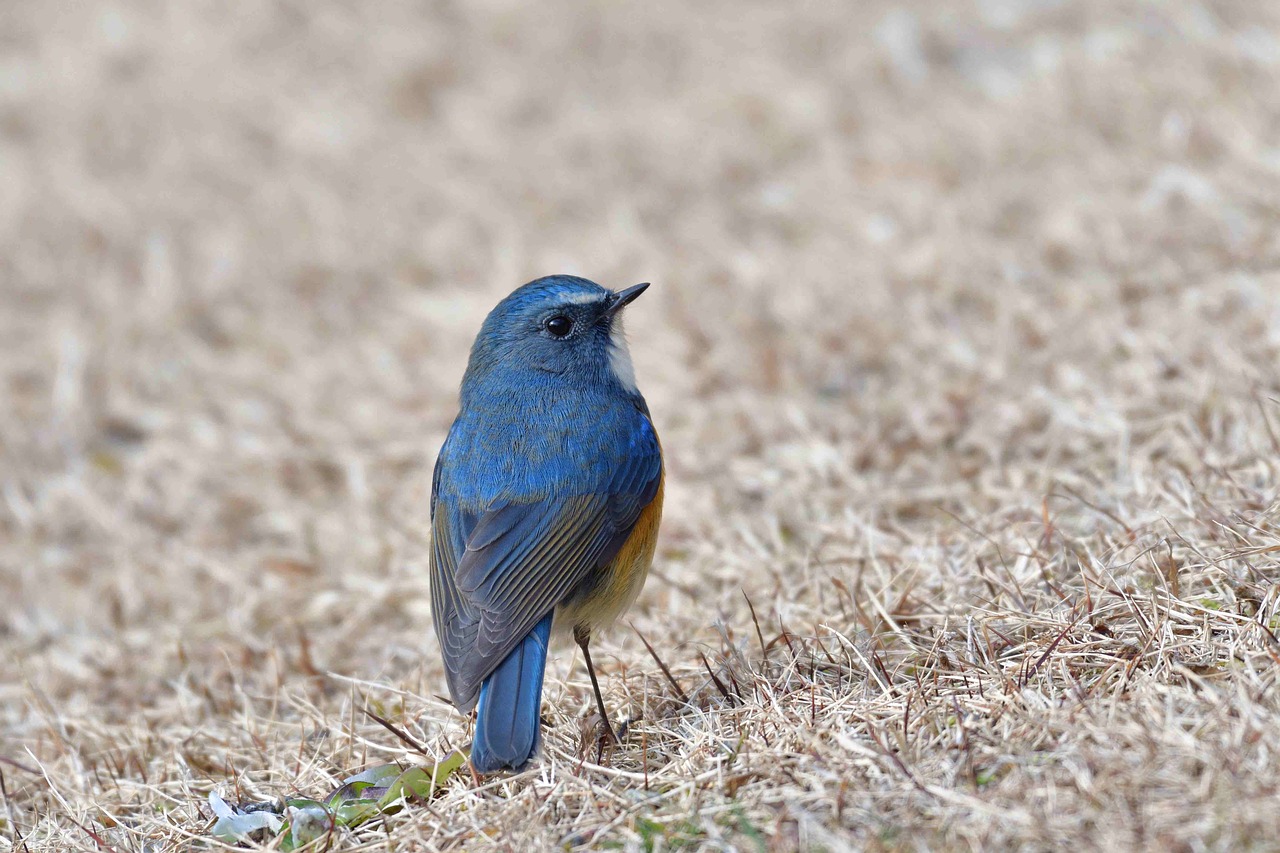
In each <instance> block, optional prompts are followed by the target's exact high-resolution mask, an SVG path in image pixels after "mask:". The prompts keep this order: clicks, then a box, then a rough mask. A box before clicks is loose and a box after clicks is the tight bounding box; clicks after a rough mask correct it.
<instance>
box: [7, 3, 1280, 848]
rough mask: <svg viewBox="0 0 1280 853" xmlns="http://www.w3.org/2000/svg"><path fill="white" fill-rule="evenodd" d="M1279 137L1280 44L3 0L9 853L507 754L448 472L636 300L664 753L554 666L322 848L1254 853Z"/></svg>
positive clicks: (583, 12)
mask: <svg viewBox="0 0 1280 853" xmlns="http://www.w3.org/2000/svg"><path fill="white" fill-rule="evenodd" d="M1277 139H1280V6H1277V5H1276V4H1269V3H1259V2H1252V0H1224V1H1223V2H1204V3H1191V2H1166V3H1148V2H1130V0H1092V2H1090V0H964V2H960V0H955V2H936V3H923V2H917V3H902V4H899V5H894V4H891V3H887V2H882V0H867V2H860V3H857V4H823V3H809V4H803V5H796V4H760V3H728V2H713V3H700V4H680V3H669V2H656V3H648V4H643V5H640V4H635V5H631V4H628V5H622V4H614V3H608V2H597V3H586V4H571V5H570V4H566V5H548V4H521V3H515V2H500V0H491V2H480V3H460V2H457V3H455V2H445V1H443V0H442V2H389V3H377V4H351V3H344V2H337V0H307V2H278V3H263V2H254V0H250V2H243V3H234V4H226V3H215V2H204V1H203V0H184V2H176V3H159V2H152V0H119V2H107V3H99V4H91V6H89V7H76V8H73V7H72V6H69V5H67V4H54V3H9V4H6V5H5V6H4V7H3V8H2V9H0V174H2V175H3V179H2V180H0V299H2V300H3V301H2V303H0V578H3V583H4V594H5V598H6V601H5V604H4V606H3V608H0V616H2V617H3V618H2V620H0V771H3V781H4V786H3V789H4V790H3V797H2V799H0V849H14V850H29V851H33V853H34V851H55V850H56V851H61V850H77V849H98V848H100V849H104V850H105V849H111V850H116V851H144V850H146V851H171V850H172V851H176V850H188V849H203V848H204V847H206V846H217V845H216V844H215V843H214V842H212V841H209V840H207V839H208V831H209V827H210V815H211V813H210V811H209V806H208V794H209V793H210V792H211V791H215V792H218V793H220V794H221V796H223V797H224V798H225V799H227V800H228V801H230V802H247V801H256V800H272V799H275V798H279V797H282V796H285V795H289V794H292V793H295V792H301V793H306V794H309V795H312V796H315V795H319V794H322V793H324V792H325V791H327V790H328V789H330V788H332V787H333V786H334V784H335V783H336V781H337V780H339V779H341V778H343V777H344V776H346V775H348V774H350V773H354V772H356V771H358V770H360V769H361V768H362V767H365V766H367V765H370V764H377V763H384V762H388V761H403V762H405V763H407V764H408V763H422V762H425V761H426V760H427V757H424V755H422V754H419V753H418V752H415V751H414V750H412V749H410V748H408V747H406V746H405V745H404V744H403V743H402V742H401V741H400V740H398V739H397V738H396V737H395V736H393V735H392V734H391V733H390V732H389V731H387V730H386V729H384V728H382V727H381V726H380V725H378V724H377V723H376V722H374V721H373V720H371V719H370V718H369V717H367V716H366V715H365V714H364V713H363V712H364V710H372V711H373V712H375V713H377V714H380V715H382V716H384V717H386V718H387V719H388V720H389V721H390V722H392V723H393V724H394V725H395V726H397V727H399V728H400V729H402V730H403V731H404V732H406V733H408V734H410V735H411V736H412V737H413V738H415V739H416V740H418V741H419V742H420V743H421V744H422V746H423V752H425V753H426V756H430V757H443V756H445V755H447V754H449V753H450V752H451V751H452V750H454V749H455V748H457V747H460V746H464V745H465V744H466V743H467V742H468V731H469V730H468V721H467V719H465V718H464V717H463V716H461V715H459V714H458V713H456V712H455V711H453V709H452V708H451V707H450V706H449V704H448V703H447V702H446V701H444V700H442V699H441V694H442V693H443V692H444V682H443V678H442V669H441V665H440V661H439V657H438V649H437V647H436V643H435V638H434V633H433V630H432V626H431V615H430V605H429V600H428V595H427V581H426V571H427V568H426V565H427V556H426V555H427V549H428V545H429V538H428V537H429V531H428V524H427V506H428V493H429V487H430V471H431V465H432V463H433V461H434V456H435V452H436V449H437V448H438V447H439V445H440V442H441V441H442V439H443V437H444V434H445V431H446V430H447V428H448V426H449V423H450V420H451V418H452V416H453V412H454V409H455V405H456V400H457V396H456V394H457V384H458V381H459V379H460V376H461V371H462V368H463V365H464V363H465V358H466V353H467V348H468V346H469V344H470V341H471V338H472V336H473V335H474V334H475V331H476V329H477V327H478V324H479V322H480V320H481V319H482V318H483V316H484V314H485V312H486V311H487V310H488V309H489V308H490V307H491V306H492V305H493V304H494V303H495V302H496V301H497V300H498V299H499V298H500V297H501V296H502V295H504V294H505V293H506V292H508V291H509V290H511V289H512V288H514V287H515V286H517V285H518V284H520V283H522V282H524V281H526V280H528V279H531V278H534V277H536V276H539V275H543V274H547V273H551V272H571V273H577V274H582V275H586V276H589V277H591V278H594V279H596V280H598V281H601V282H603V283H605V284H607V285H609V286H612V287H622V286H626V285H629V284H632V283H635V282H638V281H652V282H653V283H654V284H653V287H652V288H651V289H650V291H649V293H648V294H646V295H645V297H644V298H643V299H642V300H640V301H638V302H637V303H636V304H635V306H634V307H633V309H632V310H631V316H630V318H629V321H628V322H629V333H630V337H631V341H632V349H633V352H634V356H635V361H636V365H637V373H638V375H639V379H640V383H641V386H642V388H643V390H644V391H645V393H646V395H647V396H648V399H649V403H650V406H651V408H652V410H653V412H654V418H655V421H656V423H657V426H658V428H659V431H660V433H661V435H662V438H663V444H664V447H665V451H666V459H667V505H666V513H665V518H664V522H663V529H662V538H661V542H660V546H659V553H658V558H657V563H656V566H655V570H654V572H653V574H652V575H651V577H650V580H649V583H648V586H647V587H646V589H645V592H644V594H643V596H642V597H641V599H640V601H639V602H638V604H637V606H636V607H635V608H634V610H633V612H632V613H631V615H630V618H629V620H628V621H627V622H625V623H623V624H621V625H619V626H618V629H617V630H616V631H615V632H614V633H613V634H611V635H608V636H605V637H603V638H601V639H600V640H599V641H598V651H597V652H596V654H595V657H596V659H597V661H598V662H599V664H600V666H601V671H602V677H603V687H604V689H605V692H606V696H607V699H608V701H609V703H610V704H611V706H612V707H613V708H614V709H615V713H616V714H617V715H618V716H619V717H620V718H629V719H631V720H632V722H631V723H630V724H629V726H628V734H627V737H626V741H625V743H624V744H623V745H622V746H621V747H620V748H619V749H617V750H615V751H613V752H612V754H610V755H607V756H606V757H605V759H604V761H603V762H602V763H601V764H597V763H596V755H595V751H594V750H593V749H587V750H586V751H585V752H584V750H583V741H584V732H586V731H587V730H588V729H589V727H590V726H591V725H592V719H591V714H592V710H593V703H592V700H591V694H590V689H589V685H588V681H587V678H586V674H585V671H584V670H583V668H582V666H581V661H580V659H579V658H578V656H577V655H576V654H575V651H574V649H573V648H572V644H571V643H564V644H562V645H561V646H559V647H558V648H557V649H556V650H555V651H554V653H553V657H552V662H551V664H550V667H549V671H548V681H547V687H546V693H545V697H544V716H545V719H546V724H547V725H546V744H545V749H544V753H543V755H542V758H541V759H540V760H539V761H538V762H537V763H536V764H535V765H534V766H533V767H532V768H531V769H529V770H528V771H527V772H525V773H523V774H521V775H519V776H516V777H514V778H509V779H496V780H493V781H488V782H486V783H485V784H484V785H483V786H482V787H478V788H477V787H476V786H475V783H474V782H473V780H472V779H471V778H470V776H469V775H467V774H465V773H460V774H457V775H455V776H453V777H452V778H451V779H450V781H449V782H448V783H447V785H446V786H445V789H444V790H443V791H442V792H440V793H439V794H438V795H437V796H436V797H435V798H434V799H433V800H432V801H431V802H430V803H417V804H413V805H410V806H409V807H408V808H407V809H406V810H404V811H403V812H401V813H400V814H398V815H396V816H393V817H389V818H387V819H386V820H385V821H376V822H374V824H368V825H366V826H365V827H364V828H362V829H360V830H358V831H356V832H344V833H340V834H339V835H338V836H337V837H334V838H332V839H329V841H330V842H331V843H332V845H333V847H332V849H349V850H350V849H363V850H388V849H468V850H476V849H487V848H497V849H504V850H528V849H563V848H573V849H592V848H603V847H615V848H622V849H635V850H641V849H653V850H670V849H673V848H677V847H702V848H706V849H743V850H752V849H759V848H768V849H776V850H789V849H806V850H808V849H814V850H818V849H832V850H838V849H847V848H850V847H852V848H862V849H871V850H880V849H1008V848H1024V849H1048V848H1059V849H1060V848H1064V847H1073V848H1076V849H1093V848H1113V849H1134V848H1153V849H1172V850H1204V849H1217V850H1240V849H1248V848H1270V849H1274V845H1275V844H1276V839H1277V838H1280V810H1277V809H1276V807H1275V804H1276V802H1277V800H1276V798H1277V796H1278V795H1280V791H1278V790H1277V789H1278V788H1280V780H1278V779H1277V776H1276V772H1275V771H1276V766H1277V761H1278V760H1280V757H1278V756H1280V694H1278V693H1277V686H1278V685H1277V681H1278V679H1280V643H1278V642H1277V634H1278V633H1280V630H1278V629H1280V586H1278V582H1280V563H1278V562H1277V560H1278V557H1280V519H1278V518H1277V509H1278V505H1277V485H1278V482H1280V480H1278V474H1280V472H1278V470H1277V469H1278V467H1280V444H1278V443H1277V435H1280V377H1278V376H1277V363H1278V362H1277V359H1278V358H1280V147H1277ZM641 634H643V636H644V637H645V638H646V639H647V640H648V641H649V642H650V643H651V644H652V646H653V648H654V652H655V653H656V655H657V657H658V658H660V659H661V660H662V661H663V662H664V663H665V664H666V665H667V666H668V667H669V668H670V670H671V674H672V677H673V679H674V681H675V682H676V685H678V690H677V687H676V686H673V685H672V684H671V682H670V681H669V680H668V679H667V677H666V676H665V675H664V674H663V672H662V669H661V668H660V666H659V665H658V663H657V662H656V661H655V658H654V657H652V656H651V655H650V654H649V653H648V652H647V651H646V650H645V647H644V645H643V644H642V642H641V640H640V637H639V635H641ZM588 739H589V738H588Z"/></svg>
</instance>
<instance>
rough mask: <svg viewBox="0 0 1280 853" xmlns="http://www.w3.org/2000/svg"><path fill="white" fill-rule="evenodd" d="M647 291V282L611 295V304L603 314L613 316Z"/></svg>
mask: <svg viewBox="0 0 1280 853" xmlns="http://www.w3.org/2000/svg"><path fill="white" fill-rule="evenodd" d="M648 289H649V282H647V281H646V282H643V283H641V284H635V285H632V286H631V287H628V288H627V289H626V290H619V291H618V292H617V293H615V294H614V295H613V304H612V305H610V306H609V310H608V311H606V312H605V313H607V314H610V315H613V314H617V313H618V312H619V311H621V310H622V309H623V308H625V307H627V306H628V305H630V304H631V303H632V302H634V301H635V299H636V297H637V296H639V295H640V294H642V293H644V292H645V291H646V290H648Z"/></svg>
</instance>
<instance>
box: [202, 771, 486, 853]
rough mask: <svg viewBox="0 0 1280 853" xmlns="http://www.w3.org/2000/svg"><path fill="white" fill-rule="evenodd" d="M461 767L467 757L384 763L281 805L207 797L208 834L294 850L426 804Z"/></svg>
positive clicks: (222, 839)
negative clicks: (414, 802)
mask: <svg viewBox="0 0 1280 853" xmlns="http://www.w3.org/2000/svg"><path fill="white" fill-rule="evenodd" d="M465 762H466V756H464V755H463V754H462V753H461V752H455V753H453V754H451V755H450V756H449V757H448V758H446V759H444V760H443V761H440V762H437V763H436V764H434V765H429V766H425V767H409V768H405V767H402V766H401V765H399V764H382V765H379V766H377V767H371V768H369V769H367V770H365V771H363V772H361V773H358V774H356V775H355V776H351V777H348V778H347V779H344V780H343V782H342V784H341V785H340V786H338V788H337V789H336V790H334V791H333V792H332V793H330V794H329V795H328V796H327V797H325V798H324V799H323V800H313V799H310V798H307V797H290V798H287V799H285V800H284V801H283V802H282V803H254V804H248V805H243V806H232V805H230V804H228V803H227V802H226V801H225V800H223V799H222V798H221V797H219V796H218V795H217V794H216V793H210V794H209V807H210V808H211V809H212V810H213V813H214V815H215V816H216V817H217V820H216V821H215V822H214V825H213V830H212V834H213V836H214V838H217V839H218V840H219V841H225V842H228V843H232V844H236V843H240V842H246V841H253V840H269V839H279V840H280V841H279V847H278V849H280V850H298V849H300V848H302V847H305V846H306V845H307V844H310V843H311V842H313V841H315V840H317V839H320V838H323V837H325V836H326V835H328V834H330V833H331V832H333V831H334V830H335V829H338V828H348V829H350V828H354V827H357V826H359V825H360V824H362V823H364V822H365V821H368V820H370V819H372V818H374V817H377V816H379V815H387V814H394V813H395V812H397V811H399V810H400V809H401V808H402V807H403V806H404V803H405V801H407V800H410V799H420V800H425V799H429V798H430V797H432V796H433V795H434V794H435V793H436V792H437V791H438V790H439V789H440V788H441V786H442V785H443V784H444V782H445V781H446V780H447V779H448V778H449V777H450V776H451V775H453V773H455V772H456V771H457V770H458V769H459V768H461V767H462V766H463V764H464V763H465Z"/></svg>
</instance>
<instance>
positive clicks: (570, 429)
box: [431, 276, 662, 772]
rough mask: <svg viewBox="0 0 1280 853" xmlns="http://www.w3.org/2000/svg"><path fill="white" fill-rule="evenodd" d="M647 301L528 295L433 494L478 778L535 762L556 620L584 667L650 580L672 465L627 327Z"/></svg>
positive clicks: (577, 284)
mask: <svg viewBox="0 0 1280 853" xmlns="http://www.w3.org/2000/svg"><path fill="white" fill-rule="evenodd" d="M644 287H645V285H638V286H637V287H635V288H630V289H628V290H626V291H622V292H621V293H614V292H613V291H610V290H606V289H605V288H603V287H600V286H599V285H597V284H594V283H593V282H589V281H587V280H585V279H579V278H573V277H570V276H552V277H550V278H545V279H539V280H537V281H534V282H530V283H529V284H527V285H525V286H524V287H522V288H520V289H518V290H517V291H515V292H514V293H513V294H511V295H510V296H509V297H507V298H506V299H504V300H503V301H502V302H501V303H499V304H498V306H497V307H496V308H494V310H493V311H492V312H491V313H490V314H489V316H488V318H487V319H486V320H485V322H484V325H483V327H482V328H481V331H480V334H479V335H478V336H477V338H476V342H475V344H474V346H473V347H472V351H471V359H470V361H469V363H468V366H467V372H466V375H465V376H464V378H463V382H462V394H461V406H460V411H459V413H458V417H457V419H456V420H455V421H454V424H453V427H452V428H451V429H450V432H449V437H448V438H447V440H446V441H445V444H444V446H443V447H442V448H441V451H440V456H439V458H438V460H437V462H436V470H435V476H434V478H433V483H432V495H431V510H432V531H433V547H432V559H431V598H432V612H433V616H434V619H435V628H436V634H437V636H438V638H439V640H440V646H441V649H442V652H443V656H444V663H445V673H446V677H447V680H448V684H449V691H450V695H451V697H452V698H453V701H454V704H455V705H457V707H458V708H459V709H460V710H464V711H466V710H470V709H471V708H472V707H473V706H474V705H475V704H476V703H477V701H478V702H479V711H478V714H479V716H478V718H477V723H476V740H475V745H474V748H473V753H472V762H473V765H474V766H475V768H476V770H477V771H479V772H491V771H493V770H497V769H500V768H503V767H510V768H518V767H520V766H522V765H523V764H524V763H526V762H527V761H528V759H529V758H530V757H532V755H533V753H534V752H535V750H536V748H537V743H538V724H537V723H538V705H539V701H540V697H541V690H542V674H543V667H544V663H545V657H546V640H547V634H548V633H549V630H550V626H551V621H552V617H553V616H556V615H557V614H558V617H559V621H560V622H561V623H562V624H565V625H566V626H567V627H571V628H572V629H573V632H574V636H575V639H577V640H578V643H579V645H581V646H582V647H583V651H584V654H585V653H586V652H587V645H588V643H589V641H590V636H591V631H592V629H594V628H596V627H600V626H603V625H606V624H608V623H609V622H610V621H612V619H613V618H615V617H616V616H617V615H618V614H619V613H620V612H621V611H622V610H623V609H625V608H626V607H627V606H628V605H629V604H630V602H631V600H632V599H633V598H634V597H635V595H636V593H637V592H638V591H639V589H640V585H641V584H642V583H643V580H644V575H645V573H646V572H647V570H648V564H649V561H650V560H651V558H652V555H653V544H654V541H655V539H656V533H657V522H658V517H659V515H660V512H661V486H662V454H661V448H660V446H659V444H658V438H657V434H656V433H655V432H654V429H653V424H652V423H651V421H650V419H649V411H648V408H647V406H646V405H645V402H644V398H643V397H642V396H641V395H640V392H639V390H637V388H636V386H635V377H634V374H633V373H632V369H631V361H630V356H629V355H628V353H627V349H626V342H625V339H624V338H623V336H622V331H621V324H620V318H619V314H618V312H619V311H620V309H621V308H622V307H623V306H625V305H626V304H627V303H629V302H630V301H631V300H632V299H634V298H635V297H636V296H638V295H639V293H640V292H641V291H643V289H644ZM587 660H588V666H590V656H589V654H587ZM592 682H593V685H594V684H595V676H594V672H593V673H592ZM596 698H597V702H598V703H599V705H600V712H601V716H602V717H604V716H605V715H604V709H603V699H602V698H601V697H600V695H599V692H598V690H597V697H596ZM604 726H605V729H606V731H607V732H609V733H610V734H612V730H611V728H609V725H608V720H607V717H606V718H605V719H604Z"/></svg>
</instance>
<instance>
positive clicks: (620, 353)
mask: <svg viewBox="0 0 1280 853" xmlns="http://www.w3.org/2000/svg"><path fill="white" fill-rule="evenodd" d="M648 286H649V285H648V283H645V284H637V285H635V286H634V287H628V288H626V289H625V290H621V291H617V292H615V291H612V290H609V289H607V288H604V287H601V286H600V285H598V284H596V283H595V282H593V281H588V280H587V279H585V278H577V277H575V276H569V275H553V276H547V277H546V278H540V279H537V280H535V281H531V282H529V283H528V284H526V285H524V286H522V287H520V288H518V289H517V290H516V291H514V292H513V293H512V294H511V295H510V296H508V297H507V298H506V299H504V300H502V301H501V302H499V303H498V305H497V306H496V307H495V308H494V309H493V310H492V311H490V312H489V316H488V317H487V318H485V321H484V325H483V326H482V327H481V328H480V334H479V335H477V336H476V341H475V344H474V345H473V346H472V347H471V361H470V363H469V364H468V366H467V376H466V379H464V381H463V382H464V388H465V387H466V385H467V384H468V383H471V382H476V381H483V380H485V379H499V380H501V379H507V378H512V379H515V378H519V377H521V376H525V375H529V374H544V375H559V376H564V377H566V378H568V379H571V380H575V381H581V382H587V381H596V382H599V381H603V382H610V381H615V382H617V383H618V385H619V386H620V387H621V389H622V390H624V391H626V392H627V393H635V392H636V380H635V372H634V370H633V369H632V367H631V355H630V353H629V352H628V350H627V341H626V338H625V336H624V335H623V331H622V318H621V315H620V312H621V311H622V309H623V308H624V307H626V306H627V305H628V304H629V303H630V302H631V301H632V300H634V299H635V298H636V297H637V296H639V295H640V294H641V293H643V292H644V291H645V288H647V287H648Z"/></svg>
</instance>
